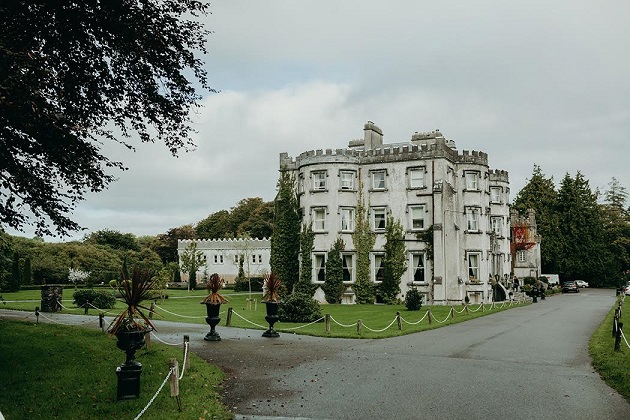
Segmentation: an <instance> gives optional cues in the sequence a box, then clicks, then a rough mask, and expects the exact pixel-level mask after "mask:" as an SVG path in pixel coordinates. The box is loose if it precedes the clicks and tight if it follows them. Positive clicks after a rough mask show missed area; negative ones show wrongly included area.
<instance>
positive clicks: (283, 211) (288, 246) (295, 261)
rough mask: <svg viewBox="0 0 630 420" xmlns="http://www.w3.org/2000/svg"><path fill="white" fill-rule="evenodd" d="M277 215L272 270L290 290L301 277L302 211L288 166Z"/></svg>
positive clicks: (277, 201) (273, 236)
mask: <svg viewBox="0 0 630 420" xmlns="http://www.w3.org/2000/svg"><path fill="white" fill-rule="evenodd" d="M274 215H275V216H274V217H275V219H274V228H273V235H272V236H271V258H270V264H271V271H272V272H274V273H276V275H278V276H279V277H280V278H281V279H282V281H283V283H284V285H285V286H286V287H287V290H288V291H289V292H291V291H293V286H294V285H295V284H296V283H297V282H298V280H299V272H300V264H299V254H300V230H301V219H302V215H301V212H300V203H299V199H298V195H297V188H296V182H295V176H294V175H293V174H292V173H290V172H289V171H287V170H283V171H282V172H281V173H280V180H279V181H278V194H277V195H276V199H275V208H274Z"/></svg>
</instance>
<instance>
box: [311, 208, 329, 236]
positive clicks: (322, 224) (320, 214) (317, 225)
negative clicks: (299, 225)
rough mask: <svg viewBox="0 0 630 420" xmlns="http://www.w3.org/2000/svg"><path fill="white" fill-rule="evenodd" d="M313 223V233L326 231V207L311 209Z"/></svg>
mask: <svg viewBox="0 0 630 420" xmlns="http://www.w3.org/2000/svg"><path fill="white" fill-rule="evenodd" d="M311 222H312V223H313V232H325V231H326V207H313V208H312V209H311Z"/></svg>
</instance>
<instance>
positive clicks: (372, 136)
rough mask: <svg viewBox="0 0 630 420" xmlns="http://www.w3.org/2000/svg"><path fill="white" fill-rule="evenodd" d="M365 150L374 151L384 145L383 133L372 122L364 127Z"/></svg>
mask: <svg viewBox="0 0 630 420" xmlns="http://www.w3.org/2000/svg"><path fill="white" fill-rule="evenodd" d="M363 139H364V147H363V150H372V149H376V148H379V147H381V146H382V145H383V131H382V130H381V129H380V128H379V127H378V126H377V125H376V124H374V123H373V122H372V121H368V122H367V123H366V124H365V125H364V126H363Z"/></svg>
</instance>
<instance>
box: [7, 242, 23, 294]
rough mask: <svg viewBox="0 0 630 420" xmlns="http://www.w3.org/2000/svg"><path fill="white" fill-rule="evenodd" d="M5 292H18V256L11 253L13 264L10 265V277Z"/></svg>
mask: <svg viewBox="0 0 630 420" xmlns="http://www.w3.org/2000/svg"><path fill="white" fill-rule="evenodd" d="M5 289H6V291H7V292H17V291H18V290H20V254H18V253H17V252H15V253H13V263H12V265H11V277H10V278H9V281H8V282H7V286H6V287H5Z"/></svg>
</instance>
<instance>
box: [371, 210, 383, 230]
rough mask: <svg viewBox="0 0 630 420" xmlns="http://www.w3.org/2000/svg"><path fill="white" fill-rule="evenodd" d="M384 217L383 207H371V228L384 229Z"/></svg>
mask: <svg viewBox="0 0 630 420" xmlns="http://www.w3.org/2000/svg"><path fill="white" fill-rule="evenodd" d="M385 219H386V217H385V207H375V208H373V209H372V228H373V229H374V230H385Z"/></svg>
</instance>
